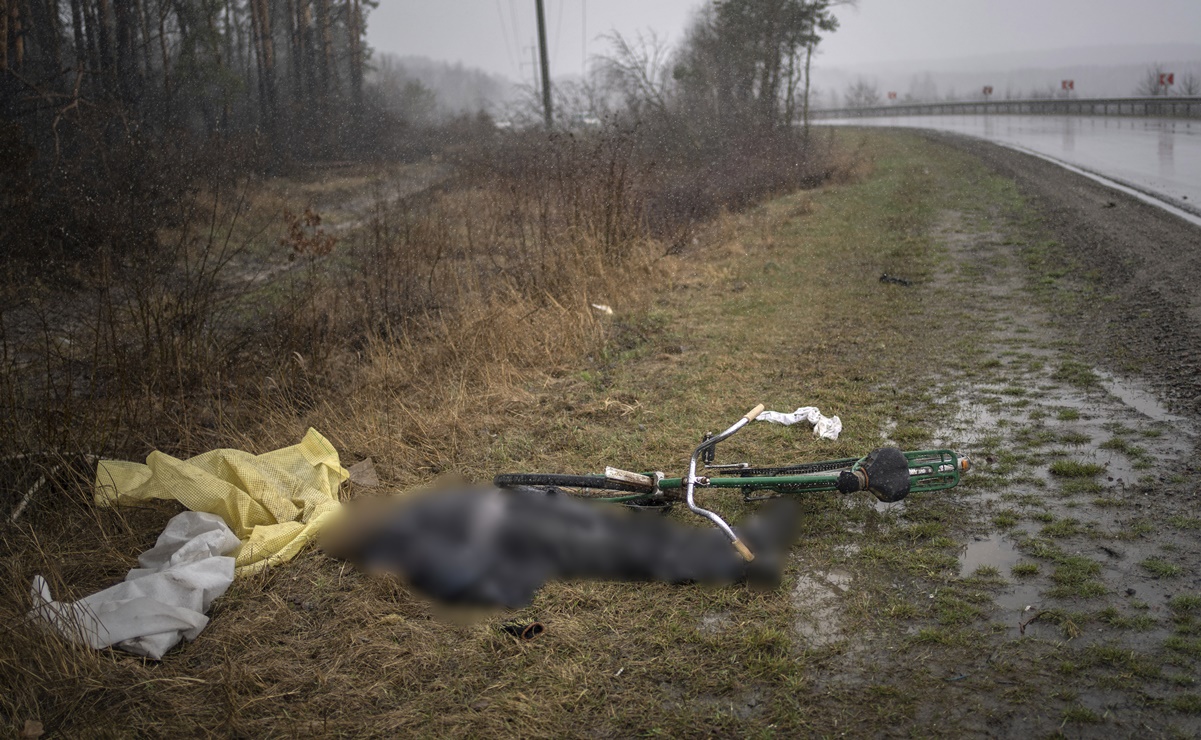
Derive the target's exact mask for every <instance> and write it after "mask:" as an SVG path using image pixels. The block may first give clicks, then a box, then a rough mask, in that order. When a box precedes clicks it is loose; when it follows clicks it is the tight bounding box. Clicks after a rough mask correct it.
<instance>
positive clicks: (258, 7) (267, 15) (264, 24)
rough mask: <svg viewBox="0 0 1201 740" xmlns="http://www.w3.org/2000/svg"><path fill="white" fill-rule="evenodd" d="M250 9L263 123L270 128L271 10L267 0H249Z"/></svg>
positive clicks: (272, 112) (272, 102) (272, 74)
mask: <svg viewBox="0 0 1201 740" xmlns="http://www.w3.org/2000/svg"><path fill="white" fill-rule="evenodd" d="M251 10H252V12H253V18H254V21H255V24H256V27H257V28H256V33H255V36H256V51H257V52H258V57H259V77H260V85H261V91H262V94H261V96H260V103H261V105H262V109H263V125H264V126H265V127H266V128H267V129H269V130H270V129H274V127H275V48H274V44H273V42H272V40H271V10H270V6H269V5H268V4H267V0H251Z"/></svg>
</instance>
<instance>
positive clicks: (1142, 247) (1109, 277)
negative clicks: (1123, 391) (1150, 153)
mask: <svg viewBox="0 0 1201 740" xmlns="http://www.w3.org/2000/svg"><path fill="white" fill-rule="evenodd" d="M925 135H926V136H928V137H929V138H931V139H933V140H935V141H938V142H940V143H942V144H944V145H947V146H950V147H953V148H956V149H959V150H961V151H966V152H968V153H970V154H971V155H973V156H975V157H977V158H978V159H980V160H981V161H982V162H983V163H984V164H985V165H987V166H988V167H989V168H991V169H992V170H994V171H995V172H997V173H998V174H1000V175H1002V176H1004V177H1006V178H1009V179H1011V180H1013V181H1014V182H1015V183H1016V184H1017V186H1018V189H1019V191H1020V192H1021V193H1022V195H1023V196H1025V197H1026V199H1027V200H1028V201H1029V203H1030V205H1031V206H1032V207H1033V208H1034V210H1035V211H1036V214H1037V220H1038V221H1039V222H1040V227H1041V228H1042V229H1043V230H1044V231H1045V232H1047V233H1048V234H1049V235H1051V236H1052V237H1053V238H1054V241H1055V245H1054V247H1053V249H1054V250H1055V251H1057V252H1058V254H1059V256H1060V257H1062V258H1063V259H1065V260H1067V261H1068V262H1069V263H1070V264H1071V265H1073V266H1074V267H1075V269H1076V270H1078V271H1079V273H1080V274H1079V275H1077V276H1076V277H1078V278H1080V279H1083V280H1085V281H1091V282H1095V283H1096V284H1097V285H1098V286H1099V288H1100V290H1099V291H1098V294H1097V295H1095V296H1093V297H1092V298H1090V299H1088V300H1085V301H1083V302H1081V303H1080V304H1079V305H1077V306H1075V307H1073V309H1072V310H1071V311H1070V313H1068V314H1067V315H1063V316H1060V317H1058V318H1059V319H1061V320H1063V321H1065V322H1067V323H1068V324H1069V325H1070V326H1071V327H1072V328H1073V329H1074V330H1075V331H1078V332H1081V333H1087V334H1088V335H1089V337H1090V341H1089V342H1086V343H1084V344H1083V345H1082V347H1081V351H1082V352H1084V353H1086V354H1087V355H1088V356H1089V357H1090V360H1091V361H1092V362H1094V363H1096V364H1100V365H1102V366H1106V367H1107V368H1108V369H1110V370H1117V371H1122V370H1128V369H1130V368H1137V369H1138V371H1139V372H1140V373H1142V374H1145V375H1147V376H1148V379H1149V380H1150V382H1151V383H1152V384H1153V385H1154V386H1155V388H1156V390H1157V391H1158V392H1159V393H1160V395H1161V396H1162V397H1163V398H1164V399H1165V401H1166V402H1167V403H1168V405H1169V406H1170V407H1171V408H1173V409H1174V410H1179V411H1182V412H1187V413H1191V414H1193V415H1197V414H1201V277H1199V276H1201V229H1199V228H1197V227H1196V226H1194V225H1192V224H1190V223H1188V222H1186V221H1184V220H1182V219H1179V218H1177V217H1175V216H1172V215H1170V214H1168V213H1166V212H1165V211H1162V210H1160V209H1158V208H1155V207H1154V206H1151V205H1149V204H1147V203H1144V202H1142V201H1140V200H1138V199H1137V198H1134V197H1132V196H1129V195H1126V194H1124V193H1121V192H1118V191H1115V190H1111V189H1109V188H1106V187H1105V186H1103V185H1101V184H1100V183H1097V182H1094V181H1092V180H1089V179H1088V178H1085V177H1081V176H1079V175H1076V174H1074V173H1072V172H1069V171H1067V170H1065V169H1062V168H1060V167H1057V166H1056V165H1054V164H1052V163H1050V162H1047V161H1044V160H1042V159H1039V158H1036V157H1032V156H1029V155H1026V154H1022V153H1020V152H1016V151H1013V150H1011V149H1007V148H1004V147H1001V146H997V145H994V144H990V143H988V142H984V141H980V140H976V139H970V138H967V137H959V136H954V135H949V134H937V133H928V134H925Z"/></svg>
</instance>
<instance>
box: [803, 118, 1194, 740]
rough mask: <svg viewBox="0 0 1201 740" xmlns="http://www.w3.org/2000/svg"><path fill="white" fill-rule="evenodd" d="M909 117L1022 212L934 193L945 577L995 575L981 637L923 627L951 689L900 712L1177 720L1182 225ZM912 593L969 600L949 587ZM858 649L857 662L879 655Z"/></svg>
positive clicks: (999, 725)
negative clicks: (944, 296)
mask: <svg viewBox="0 0 1201 740" xmlns="http://www.w3.org/2000/svg"><path fill="white" fill-rule="evenodd" d="M926 136H927V138H928V139H929V140H932V141H933V142H935V143H937V144H938V145H945V146H950V147H953V148H955V149H958V150H959V151H962V152H965V153H968V154H970V155H972V156H973V157H976V158H978V159H979V160H981V161H982V162H984V163H985V164H986V165H987V166H988V167H989V168H991V169H992V170H993V171H995V172H996V173H998V174H1000V175H1001V176H1002V177H1004V178H1007V179H1010V180H1012V181H1013V182H1015V183H1016V185H1017V188H1018V191H1019V192H1020V193H1021V195H1022V197H1023V198H1024V199H1025V201H1026V212H1027V216H1025V217H1015V214H1014V213H1012V212H1011V213H1009V214H1005V213H1002V212H1000V211H998V210H996V209H989V208H984V209H976V208H965V209H963V210H957V209H949V210H945V211H943V212H942V213H941V215H940V216H939V219H938V223H937V226H936V227H935V230H934V231H935V233H934V236H935V239H936V241H938V242H941V244H942V245H943V246H944V247H945V248H946V249H947V253H948V256H949V258H950V260H951V263H952V264H953V269H946V270H942V271H940V272H939V273H938V274H937V275H936V276H935V278H934V282H935V283H936V284H938V285H939V286H941V287H945V288H949V289H951V290H953V291H955V292H957V293H959V294H961V295H963V296H965V297H966V298H967V299H968V302H969V304H970V305H971V306H972V307H971V308H969V309H968V310H967V311H966V312H965V313H964V314H963V315H962V316H961V319H962V320H963V321H967V322H970V323H971V325H972V329H973V331H976V332H980V333H979V334H978V336H977V340H982V341H978V343H977V344H976V346H975V347H974V348H972V349H970V350H969V351H968V353H967V355H966V357H968V358H969V359H968V360H967V361H966V362H959V363H955V364H954V365H953V366H951V367H947V368H945V369H944V370H943V371H942V372H937V373H936V375H938V376H940V377H941V385H940V387H939V388H938V389H937V390H936V391H935V393H934V394H933V399H934V406H935V408H942V409H951V410H950V411H948V412H947V413H946V414H945V415H942V416H939V415H938V412H937V411H934V410H932V413H931V416H936V417H938V418H939V419H940V422H939V425H938V428H937V430H936V431H935V440H936V441H937V442H939V443H945V444H947V445H949V446H953V447H956V448H958V449H960V450H966V451H968V452H969V453H971V454H972V455H973V456H974V458H975V462H976V471H975V473H974V477H973V479H972V480H971V481H970V482H968V483H967V484H966V488H967V490H968V491H969V493H967V495H966V496H964V497H963V498H961V499H960V500H959V501H958V502H957V504H958V505H960V506H967V507H970V508H971V509H972V510H973V511H974V512H975V513H976V519H975V524H974V528H973V531H970V532H969V533H968V536H967V537H966V538H965V544H964V545H963V546H962V547H961V549H960V551H959V567H960V577H961V579H963V580H962V581H961V582H960V583H964V582H975V583H976V584H977V585H979V586H980V587H983V588H988V585H987V584H988V583H989V582H990V581H993V582H994V585H993V586H992V587H991V588H989V590H990V591H991V593H992V596H993V604H992V605H991V607H989V608H987V609H986V610H985V611H986V612H987V614H988V616H987V619H988V620H989V621H990V622H991V626H990V627H989V628H988V629H986V630H984V631H982V633H981V634H980V639H981V640H982V641H984V642H985V643H986V644H987V645H988V647H987V649H978V650H970V649H969V650H966V651H963V652H960V653H958V655H959V658H958V659H951V656H952V655H955V654H956V651H954V650H951V651H947V650H943V649H939V648H937V647H935V646H936V645H939V644H950V643H951V642H953V640H954V639H955V638H952V637H950V636H949V635H946V634H934V633H931V634H929V635H926V636H925V637H927V638H928V642H929V643H930V644H931V649H930V650H928V651H923V654H922V655H921V660H923V661H928V663H926V666H925V669H926V670H931V671H934V672H935V673H941V674H942V679H943V681H944V682H945V683H946V686H947V691H949V692H953V693H955V694H957V695H960V696H961V698H962V704H961V705H960V706H959V707H958V708H957V709H954V710H949V709H948V708H947V707H946V705H945V704H944V703H943V702H932V703H930V704H928V705H927V706H926V707H925V708H923V709H920V710H919V711H918V716H917V718H916V719H917V720H918V724H919V725H921V726H923V727H925V728H926V729H927V730H934V729H936V728H937V729H941V730H947V729H949V728H952V727H954V728H959V729H961V730H965V731H969V732H980V733H986V734H1001V735H1006V736H1027V735H1032V734H1033V735H1045V734H1049V733H1064V734H1067V735H1069V736H1108V735H1111V734H1113V733H1115V732H1116V733H1119V734H1122V735H1136V734H1140V733H1143V732H1149V733H1151V734H1153V735H1156V736H1195V734H1196V733H1197V732H1198V731H1201V724H1198V723H1197V721H1196V718H1197V714H1198V713H1199V712H1201V706H1198V701H1197V696H1196V694H1195V693H1192V692H1194V691H1195V686H1196V678H1197V676H1196V663H1195V661H1196V659H1197V658H1198V657H1201V641H1199V640H1198V639H1197V638H1196V637H1195V635H1197V634H1198V633H1199V630H1198V626H1197V623H1196V621H1195V620H1196V614H1197V611H1198V608H1199V607H1201V598H1199V597H1198V596H1197V592H1198V588H1199V587H1201V571H1199V570H1198V568H1197V564H1198V562H1199V559H1201V558H1199V556H1201V541H1199V539H1198V528H1199V527H1201V518H1198V517H1199V516H1201V514H1199V513H1198V503H1199V499H1198V496H1199V493H1201V490H1199V485H1198V483H1199V481H1201V463H1198V457H1197V453H1198V449H1199V447H1198V441H1199V436H1198V433H1199V431H1201V426H1199V424H1198V412H1199V411H1201V368H1199V365H1201V282H1199V281H1198V278H1197V276H1198V275H1201V231H1199V230H1198V229H1197V228H1196V227H1194V226H1192V225H1190V224H1188V223H1186V222H1184V221H1183V220H1180V219H1177V218H1176V217H1174V216H1172V215H1169V214H1167V213H1164V212H1162V211H1159V210H1158V209H1155V208H1153V207H1151V206H1149V205H1147V204H1145V203H1143V202H1141V201H1139V200H1136V199H1134V198H1131V197H1128V196H1125V195H1123V194H1121V193H1117V192H1113V191H1110V190H1108V189H1106V188H1104V187H1102V186H1100V185H1098V184H1096V183H1094V182H1092V181H1090V180H1087V179H1085V178H1082V177H1079V176H1077V175H1074V174H1072V173H1070V172H1067V171H1065V170H1061V169H1059V168H1057V167H1055V166H1053V165H1051V164H1049V163H1047V162H1045V161H1043V160H1040V159H1036V158H1034V157H1030V156H1026V155H1023V154H1020V153H1017V152H1014V151H1011V150H1008V149H1004V148H1001V147H997V146H994V145H991V144H987V143H984V142H979V141H974V140H969V139H966V138H960V137H954V136H951V135H940V134H927V135H926ZM889 431H890V430H889V428H887V427H886V429H885V436H886V437H887V436H888V434H889ZM902 507H903V505H902ZM892 508H896V507H885V509H884V512H885V514H886V515H899V516H901V517H902V518H904V517H907V516H909V515H908V514H907V513H906V512H905V511H904V510H903V508H902V510H901V511H899V512H894V511H891V510H890V509H892ZM859 549H860V547H859V546H855V548H854V552H851V553H849V555H850V559H851V561H852V562H853V560H854V558H855V557H857V556H858V551H859ZM834 575H837V573H835V572H833V571H832V572H831V577H833V576H834ZM840 577H841V576H840ZM806 588H808V586H806ZM839 588H845V585H839ZM928 596H929V598H930V599H933V600H936V603H937V600H942V599H948V600H951V599H960V600H963V601H966V602H968V603H966V604H964V607H965V608H966V610H967V611H968V612H970V610H971V607H970V605H969V604H970V602H971V601H972V599H971V598H969V597H968V595H967V594H965V593H964V592H959V593H953V594H952V593H947V592H946V591H942V592H940V590H939V589H932V590H931V592H930V593H929V594H928ZM823 609H827V607H824V606H819V607H818V611H821V610H823ZM827 611H828V609H827ZM936 613H938V614H939V619H938V621H939V622H940V624H942V625H948V624H953V623H955V621H956V620H957V619H962V620H964V621H970V618H969V617H968V616H966V615H961V616H959V617H957V616H956V614H955V611H954V609H944V610H941V611H939V610H937V609H936ZM826 616H827V617H828V616H830V614H826ZM825 621H826V622H827V623H829V621H830V620H828V619H827V620H825ZM910 632H911V633H912V636H913V638H914V639H915V640H916V641H917V642H919V643H920V642H922V641H923V637H924V636H923V634H922V632H923V630H921V629H920V628H918V627H912V628H910ZM985 632H991V635H989V636H985V634H984V633H985ZM986 654H987V658H986V659H984V660H981V658H983V657H984V656H985V655H986ZM863 660H864V661H865V664H866V665H865V666H860V667H859V668H858V669H857V670H856V671H855V672H856V673H861V672H862V671H864V670H865V668H866V667H868V666H869V665H870V664H871V663H872V662H877V663H879V664H880V666H881V667H883V662H881V660H880V658H879V656H875V657H870V658H867V657H865V658H864V659H863ZM940 704H941V705H943V706H942V707H938V705H940ZM1057 720H1062V721H1058V722H1057ZM1057 725H1058V726H1057Z"/></svg>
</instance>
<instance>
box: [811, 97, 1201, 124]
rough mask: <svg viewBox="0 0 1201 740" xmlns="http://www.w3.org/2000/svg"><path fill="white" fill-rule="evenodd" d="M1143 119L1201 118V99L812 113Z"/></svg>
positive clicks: (816, 114)
mask: <svg viewBox="0 0 1201 740" xmlns="http://www.w3.org/2000/svg"><path fill="white" fill-rule="evenodd" d="M991 114H997V115H1025V116H1030V115H1035V116H1037V115H1056V116H1141V117H1150V118H1201V97H1188V98H1186V97H1179V98H1169V97H1151V98H1089V99H1078V100H1073V99H1058V100H974V101H962V102H946V103H897V104H894V105H880V106H873V107H870V108H835V109H828V108H827V109H819V110H810V111H809V116H810V118H813V119H815V120H819V119H829V118H877V117H881V116H965V115H991Z"/></svg>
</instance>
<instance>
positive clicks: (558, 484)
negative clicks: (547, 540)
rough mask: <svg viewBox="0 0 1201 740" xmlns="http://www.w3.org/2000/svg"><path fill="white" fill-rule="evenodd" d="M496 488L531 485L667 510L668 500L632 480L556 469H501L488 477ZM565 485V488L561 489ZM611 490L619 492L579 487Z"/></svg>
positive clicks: (598, 499)
mask: <svg viewBox="0 0 1201 740" xmlns="http://www.w3.org/2000/svg"><path fill="white" fill-rule="evenodd" d="M492 482H493V483H494V484H495V485H496V486H498V487H500V488H517V487H522V488H534V489H538V490H541V491H544V492H545V493H547V494H565V495H568V496H575V497H577V498H583V499H589V500H593V501H604V502H606V503H611V504H619V505H622V506H626V507H629V508H632V509H639V510H644V511H657V512H660V513H667V512H669V511H671V509H672V501H671V500H669V499H666V498H663V496H662V494H656V493H654V492H651V491H647V490H646V489H645V488H641V487H639V486H636V485H634V484H632V483H626V482H624V481H618V480H611V479H609V478H606V477H605V476H603V475H563V474H558V473H502V474H501V475H498V476H496V477H495V478H493V479H492ZM563 489H569V490H563ZM587 490H591V491H596V492H598V493H601V492H604V493H609V492H615V493H619V494H622V495H619V496H601V495H596V496H589V495H587V494H583V493H580V492H581V491H587Z"/></svg>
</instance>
